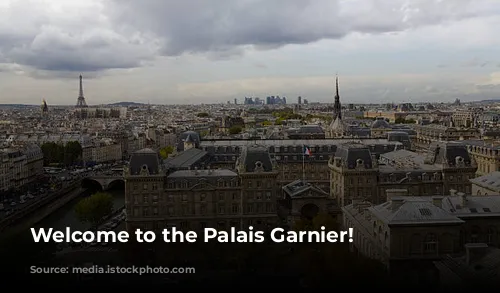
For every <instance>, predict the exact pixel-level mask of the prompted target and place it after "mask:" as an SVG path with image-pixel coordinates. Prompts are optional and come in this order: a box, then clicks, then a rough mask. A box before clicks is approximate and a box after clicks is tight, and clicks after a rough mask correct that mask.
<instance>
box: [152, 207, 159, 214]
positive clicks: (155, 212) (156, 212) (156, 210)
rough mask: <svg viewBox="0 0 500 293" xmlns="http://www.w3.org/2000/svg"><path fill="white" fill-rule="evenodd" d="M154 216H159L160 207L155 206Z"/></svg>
mask: <svg viewBox="0 0 500 293" xmlns="http://www.w3.org/2000/svg"><path fill="white" fill-rule="evenodd" d="M153 216H158V208H156V207H155V208H153Z"/></svg>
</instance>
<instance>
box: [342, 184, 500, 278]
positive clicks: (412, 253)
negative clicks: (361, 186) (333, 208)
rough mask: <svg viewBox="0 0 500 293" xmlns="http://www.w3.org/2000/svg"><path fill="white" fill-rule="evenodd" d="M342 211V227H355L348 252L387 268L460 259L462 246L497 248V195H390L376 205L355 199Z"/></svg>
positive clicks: (499, 241)
mask: <svg viewBox="0 0 500 293" xmlns="http://www.w3.org/2000/svg"><path fill="white" fill-rule="evenodd" d="M389 194H391V192H389ZM396 194H397V192H396ZM342 211H343V220H344V221H343V223H344V226H345V227H348V228H354V242H353V244H352V249H354V250H355V251H358V252H359V253H360V254H362V255H365V256H367V257H369V258H373V259H377V260H379V261H381V262H382V263H384V264H385V265H387V266H389V267H390V268H391V270H396V271H397V270H399V269H403V268H404V269H410V268H412V269H413V268H414V267H416V266H417V265H420V264H422V261H424V262H425V261H426V260H427V261H435V260H439V259H441V258H443V257H445V256H448V255H451V256H458V255H461V254H463V253H464V252H465V244H467V243H485V244H487V245H488V246H491V247H499V245H500V234H499V232H500V197H498V196H484V197H473V196H466V195H465V194H463V193H454V194H453V195H450V196H444V197H443V196H427V197H425V196H424V197H411V196H392V197H389V198H388V199H387V201H386V202H385V203H383V204H379V205H372V204H371V203H369V202H363V201H354V202H353V203H351V204H349V205H347V206H345V207H343V208H342Z"/></svg>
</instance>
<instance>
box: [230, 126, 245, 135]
mask: <svg viewBox="0 0 500 293" xmlns="http://www.w3.org/2000/svg"><path fill="white" fill-rule="evenodd" d="M241 131H243V128H241V126H237V125H235V126H232V127H231V128H229V134H239V133H241Z"/></svg>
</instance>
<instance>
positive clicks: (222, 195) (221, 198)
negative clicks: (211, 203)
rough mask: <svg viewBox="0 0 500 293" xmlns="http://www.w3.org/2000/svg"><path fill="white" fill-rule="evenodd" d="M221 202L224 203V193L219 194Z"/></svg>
mask: <svg viewBox="0 0 500 293" xmlns="http://www.w3.org/2000/svg"><path fill="white" fill-rule="evenodd" d="M219 201H224V193H219Z"/></svg>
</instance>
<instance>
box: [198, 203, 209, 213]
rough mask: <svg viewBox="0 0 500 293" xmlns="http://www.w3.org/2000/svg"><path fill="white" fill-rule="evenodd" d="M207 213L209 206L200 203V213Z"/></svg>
mask: <svg viewBox="0 0 500 293" xmlns="http://www.w3.org/2000/svg"><path fill="white" fill-rule="evenodd" d="M206 213H207V206H205V205H204V204H202V205H200V214H201V215H205V214H206Z"/></svg>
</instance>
